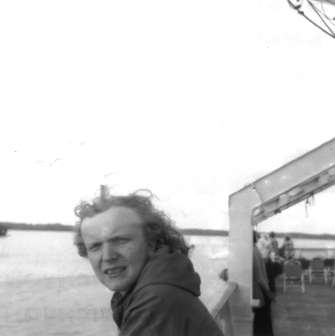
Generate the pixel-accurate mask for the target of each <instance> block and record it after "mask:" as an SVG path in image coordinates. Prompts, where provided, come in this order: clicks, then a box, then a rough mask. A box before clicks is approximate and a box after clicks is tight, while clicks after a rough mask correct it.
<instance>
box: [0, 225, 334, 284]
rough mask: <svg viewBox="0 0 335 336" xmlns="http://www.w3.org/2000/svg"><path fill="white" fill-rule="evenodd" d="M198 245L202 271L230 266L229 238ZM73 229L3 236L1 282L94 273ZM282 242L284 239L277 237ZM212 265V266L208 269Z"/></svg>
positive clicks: (203, 239)
mask: <svg viewBox="0 0 335 336" xmlns="http://www.w3.org/2000/svg"><path fill="white" fill-rule="evenodd" d="M186 238H187V240H188V242H189V243H191V244H194V245H195V250H194V252H193V253H192V257H191V258H192V261H193V263H194V266H195V269H196V270H197V271H198V272H199V273H203V272H204V267H205V270H206V271H213V272H216V271H217V270H218V269H222V268H224V267H227V256H228V238H227V237H210V236H186ZM72 241H73V233H72V232H50V231H11V232H10V233H9V235H8V236H7V237H1V238H0V281H12V280H29V279H37V278H46V277H67V276H80V275H91V274H92V270H91V267H90V265H89V263H88V261H87V259H85V258H82V257H80V256H79V255H78V254H77V251H76V247H75V246H74V245H73V242H72ZM278 241H279V244H280V245H281V243H282V239H278ZM294 244H295V247H297V248H299V247H300V248H301V247H312V248H333V249H335V241H333V240H325V241H324V240H299V239H296V240H294ZM208 268H209V269H208Z"/></svg>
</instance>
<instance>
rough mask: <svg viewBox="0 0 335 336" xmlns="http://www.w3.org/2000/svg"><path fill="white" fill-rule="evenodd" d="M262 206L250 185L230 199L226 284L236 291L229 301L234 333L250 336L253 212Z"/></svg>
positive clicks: (251, 317)
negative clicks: (256, 207)
mask: <svg viewBox="0 0 335 336" xmlns="http://www.w3.org/2000/svg"><path fill="white" fill-rule="evenodd" d="M260 203H261V200H260V198H259V195H258V194H257V191H256V190H255V189H254V188H253V187H252V186H251V185H250V186H248V187H246V188H244V189H242V190H240V191H238V192H237V193H235V194H233V195H231V196H230V198H229V226H230V227H229V259H228V272H229V273H228V274H229V281H233V282H236V283H237V284H238V288H237V290H236V291H235V293H234V294H233V295H232V297H231V299H230V301H229V302H230V310H231V315H232V320H233V325H234V330H235V334H236V335H239V336H252V335H253V314H252V306H251V302H252V248H253V241H252V230H253V227H252V223H251V216H252V209H253V208H254V207H255V206H256V205H259V204H260Z"/></svg>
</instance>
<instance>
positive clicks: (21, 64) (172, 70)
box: [0, 0, 335, 233]
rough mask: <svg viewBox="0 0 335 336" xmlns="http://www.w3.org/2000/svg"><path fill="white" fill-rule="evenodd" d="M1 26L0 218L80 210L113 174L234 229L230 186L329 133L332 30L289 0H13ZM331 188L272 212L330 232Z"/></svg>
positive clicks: (193, 216)
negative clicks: (308, 201) (311, 202)
mask: <svg viewBox="0 0 335 336" xmlns="http://www.w3.org/2000/svg"><path fill="white" fill-rule="evenodd" d="M0 31H1V35H0V53H1V59H2V61H1V64H0V85H1V90H0V92H1V99H0V111H1V115H2V122H1V126H2V127H1V134H0V138H1V144H0V146H1V147H0V148H1V156H2V160H1V162H2V163H1V172H2V173H1V175H0V185H1V189H0V202H1V205H2V206H1V210H0V221H13V222H28V223H55V222H60V223H63V224H74V223H75V221H76V218H75V216H74V214H73V208H74V207H75V205H76V204H77V203H78V202H79V200H80V199H90V198H91V197H93V196H94V194H95V192H96V191H97V190H98V189H99V185H100V184H101V183H108V184H109V185H111V186H113V190H114V191H115V192H116V193H122V194H124V193H127V192H131V191H134V190H135V189H138V188H149V189H151V190H152V191H153V192H154V193H155V194H156V195H157V196H158V197H159V199H160V201H158V203H157V204H158V206H159V207H160V208H162V209H164V210H166V211H167V212H168V213H170V214H171V216H172V217H173V218H174V219H175V220H176V222H177V225H178V226H180V227H184V228H188V227H197V228H212V229H228V217H227V211H228V196H229V195H230V194H231V193H233V192H235V191H237V190H238V189H240V188H241V187H243V186H244V185H245V184H246V183H248V182H252V181H254V180H256V179H257V178H259V177H261V176H262V175H264V174H266V173H269V172H270V171H272V170H274V169H276V168H278V167H279V166H281V165H283V164H284V163H286V162H288V161H290V160H292V159H294V158H295V157H297V156H299V155H301V154H303V153H305V152H306V151H308V150H311V149H313V148H315V147H317V146H319V145H320V144H322V143H324V142H326V141H328V140H330V139H331V138H333V137H334V134H335V132H334V129H335V128H334V122H333V121H334V99H333V97H334V90H333V86H332V84H333V78H334V72H335V69H334V67H333V66H332V63H331V61H330V60H331V59H333V55H334V51H335V40H333V39H331V38H330V37H328V36H327V35H325V34H324V33H322V32H321V31H319V30H318V29H317V28H315V27H314V26H313V25H311V24H310V23H308V22H307V21H306V20H304V19H303V18H302V17H301V16H299V15H298V14H296V13H295V12H294V11H292V9H291V8H290V7H289V6H288V4H287V2H286V1H284V0H282V1H278V0H276V1H275V0H270V1H269V0H260V1H259V2H258V3H257V2H251V1H248V0H243V1H231V2H226V1H166V2H157V1H137V2H135V1H134V2H133V1H130V2H129V1H122V2H120V1H98V2H97V1H29V2H27V1H22V2H18V1H6V2H3V3H1V5H0ZM57 159H58V160H57ZM112 172H113V173H114V174H110V175H108V176H104V175H106V174H109V173H112ZM334 198H335V192H334V191H332V189H330V190H328V191H325V192H324V193H323V194H322V195H320V196H319V195H317V196H316V204H315V206H314V207H312V208H311V209H310V212H309V216H308V217H306V215H305V208H304V204H300V205H297V206H295V207H294V208H292V210H287V212H286V213H285V215H284V214H281V215H280V216H276V217H275V219H272V220H270V221H267V222H264V224H263V225H262V227H263V226H264V228H265V223H268V224H266V225H268V226H267V227H268V228H270V227H271V229H274V230H276V231H307V232H318V233H322V232H331V233H335V225H334V223H335V214H334V212H333V211H332V209H333V204H334V203H333V202H334Z"/></svg>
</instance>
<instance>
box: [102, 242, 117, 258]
mask: <svg viewBox="0 0 335 336" xmlns="http://www.w3.org/2000/svg"><path fill="white" fill-rule="evenodd" d="M116 258H117V251H116V250H115V247H114V246H113V244H112V243H110V242H105V243H104V244H103V245H102V259H103V260H104V261H108V260H112V259H116Z"/></svg>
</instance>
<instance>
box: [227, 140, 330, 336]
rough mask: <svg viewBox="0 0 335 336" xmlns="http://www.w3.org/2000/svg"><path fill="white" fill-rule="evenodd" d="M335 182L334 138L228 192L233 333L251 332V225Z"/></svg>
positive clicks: (248, 333) (246, 333)
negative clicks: (230, 193) (234, 285)
mask: <svg viewBox="0 0 335 336" xmlns="http://www.w3.org/2000/svg"><path fill="white" fill-rule="evenodd" d="M333 184H335V138H333V139H332V140H330V141H328V142H326V143H324V144H322V145H321V146H319V147H317V148H315V149H314V150H312V151H310V152H308V153H306V154H304V155H302V156H301V157H299V158H297V159H295V160H293V161H291V162H289V163H288V164H286V165H284V166H282V167H281V168H279V169H277V170H275V171H273V172H272V173H270V174H268V175H265V176H263V177H262V178H260V179H258V180H257V181H255V182H254V183H251V184H249V185H247V186H245V187H244V188H243V189H241V190H239V191H237V192H236V193H234V194H232V195H230V196H229V225H230V227H229V257H228V268H229V281H232V282H235V283H237V285H238V286H237V289H236V290H235V292H234V294H233V295H232V297H231V299H230V301H229V303H230V311H231V316H232V323H233V326H234V331H235V334H236V335H239V336H251V335H253V314H252V245H253V241H252V230H253V225H255V224H257V223H259V222H261V221H263V220H265V219H267V218H269V217H271V216H273V215H275V214H277V213H280V212H281V211H283V210H285V209H287V208H289V207H290V206H292V205H294V204H296V203H298V202H301V201H303V200H305V199H306V198H308V197H309V196H313V195H315V194H316V193H318V192H320V191H322V190H324V189H326V188H329V187H330V186H332V185H333Z"/></svg>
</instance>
